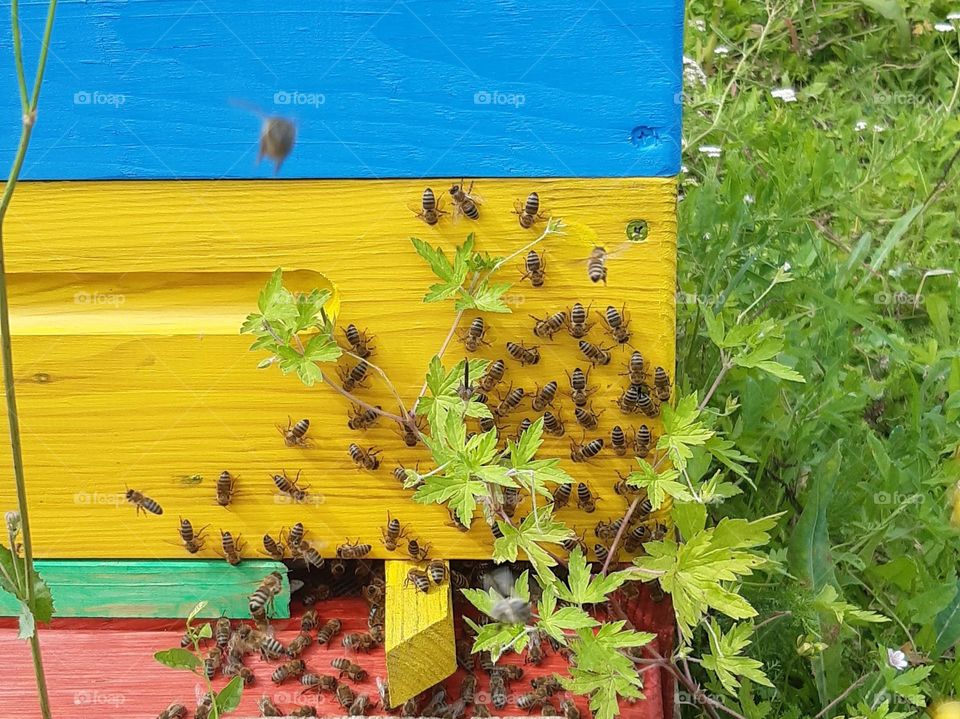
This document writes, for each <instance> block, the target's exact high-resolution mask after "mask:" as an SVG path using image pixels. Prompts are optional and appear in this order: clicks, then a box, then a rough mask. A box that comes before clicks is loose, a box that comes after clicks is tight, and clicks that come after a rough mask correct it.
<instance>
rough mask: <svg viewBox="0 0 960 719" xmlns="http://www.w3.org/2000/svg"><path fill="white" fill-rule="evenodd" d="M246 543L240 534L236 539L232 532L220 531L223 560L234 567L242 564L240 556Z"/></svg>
mask: <svg viewBox="0 0 960 719" xmlns="http://www.w3.org/2000/svg"><path fill="white" fill-rule="evenodd" d="M243 547H244V542H243V540H242V539H241V538H240V535H239V534H238V535H237V536H236V537H234V536H233V535H232V534H230V532H224V531H223V530H222V529H221V530H220V548H221V549H222V550H223V555H222V556H223V558H224V559H225V560H227V563H228V564H232V565H234V566H236V565H238V564H240V559H241V557H240V554H241V553H242V552H243Z"/></svg>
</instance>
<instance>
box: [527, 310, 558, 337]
mask: <svg viewBox="0 0 960 719" xmlns="http://www.w3.org/2000/svg"><path fill="white" fill-rule="evenodd" d="M530 319H532V320H533V322H534V324H533V334H534V335H535V336H536V337H540V338H546V339H548V340H552V339H553V336H554V335H555V334H556V333H557V332H559V331H560V330H562V329H563V326H564V325H565V324H566V323H567V313H566V312H562V311H561V312H555V313H553V314H552V315H550V316H548V317H544V318H543V319H540V318H539V317H534V316H533V315H530Z"/></svg>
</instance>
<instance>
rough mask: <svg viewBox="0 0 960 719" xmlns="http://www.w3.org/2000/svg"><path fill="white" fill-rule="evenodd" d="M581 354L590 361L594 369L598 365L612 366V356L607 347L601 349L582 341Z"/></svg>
mask: <svg viewBox="0 0 960 719" xmlns="http://www.w3.org/2000/svg"><path fill="white" fill-rule="evenodd" d="M580 352H581V354H583V356H584V357H586V358H587V359H588V360H590V363H591V364H592V365H593V366H594V367H596V366H597V365H608V364H610V360H611V354H610V350H609V348H607V347H600V346H599V345H595V344H593V343H592V342H587V341H586V340H580Z"/></svg>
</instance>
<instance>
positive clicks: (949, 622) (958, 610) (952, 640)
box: [933, 582, 960, 658]
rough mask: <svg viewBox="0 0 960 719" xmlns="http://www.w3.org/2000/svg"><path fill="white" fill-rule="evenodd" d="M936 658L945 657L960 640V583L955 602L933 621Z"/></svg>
mask: <svg viewBox="0 0 960 719" xmlns="http://www.w3.org/2000/svg"><path fill="white" fill-rule="evenodd" d="M933 629H934V632H935V635H934V649H933V653H934V657H935V658H938V657H941V656H943V653H944V652H946V651H947V650H948V649H950V647H952V646H953V645H954V644H956V643H957V641H958V640H960V582H957V586H956V593H955V594H954V596H953V601H951V602H950V604H948V605H947V606H946V607H944V608H943V609H942V610H941V611H940V613H939V614H937V616H936V618H935V619H934V620H933Z"/></svg>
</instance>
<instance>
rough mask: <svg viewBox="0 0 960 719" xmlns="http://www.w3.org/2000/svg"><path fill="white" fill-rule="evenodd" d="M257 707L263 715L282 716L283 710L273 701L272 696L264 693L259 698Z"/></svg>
mask: <svg viewBox="0 0 960 719" xmlns="http://www.w3.org/2000/svg"><path fill="white" fill-rule="evenodd" d="M257 709H258V710H259V711H260V716H262V717H282V716H283V712H282V711H280V708H279V707H278V706H277V705H276V704H274V703H273V700H272V699H270V697H268V696H266V695H264V696H262V697H260V698H259V699H258V700H257Z"/></svg>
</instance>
